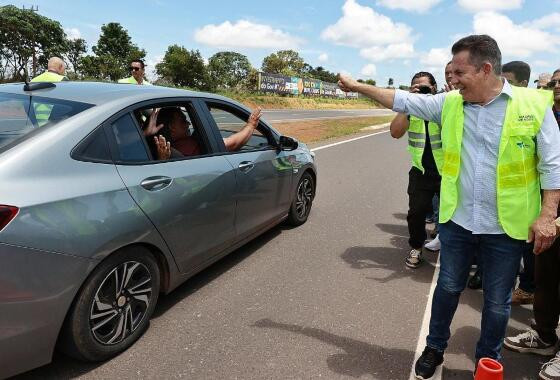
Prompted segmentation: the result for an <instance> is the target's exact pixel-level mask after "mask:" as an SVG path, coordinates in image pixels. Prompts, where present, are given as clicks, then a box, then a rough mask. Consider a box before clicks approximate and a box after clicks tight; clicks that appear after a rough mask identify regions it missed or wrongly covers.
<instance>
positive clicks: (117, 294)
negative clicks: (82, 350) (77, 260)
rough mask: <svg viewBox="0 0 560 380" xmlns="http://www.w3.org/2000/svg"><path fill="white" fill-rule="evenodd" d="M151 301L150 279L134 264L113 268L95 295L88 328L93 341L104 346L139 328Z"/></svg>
mask: <svg viewBox="0 0 560 380" xmlns="http://www.w3.org/2000/svg"><path fill="white" fill-rule="evenodd" d="M151 299H152V276H151V275H150V271H149V270H148V268H147V267H146V266H145V265H144V264H142V263H140V262H137V261H127V262H124V263H122V264H120V265H119V266H118V267H116V268H114V269H113V270H112V271H111V272H109V274H108V275H107V276H106V277H105V279H104V280H103V281H102V282H101V285H100V286H99V288H98V289H97V291H96V292H95V297H94V299H93V302H92V305H91V309H90V310H91V311H90V317H89V325H90V330H91V333H92V335H93V336H94V337H95V339H96V340H97V341H98V342H100V343H102V344H104V345H114V344H117V343H120V342H122V341H123V340H124V339H126V338H127V337H128V336H130V334H132V333H133V332H134V331H135V330H136V329H137V328H138V326H139V325H140V323H141V322H142V320H143V319H144V317H145V315H146V311H147V310H148V307H149V305H150V302H151Z"/></svg>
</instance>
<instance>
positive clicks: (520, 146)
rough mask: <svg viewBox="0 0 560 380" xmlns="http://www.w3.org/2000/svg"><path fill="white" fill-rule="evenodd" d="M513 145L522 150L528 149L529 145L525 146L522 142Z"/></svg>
mask: <svg viewBox="0 0 560 380" xmlns="http://www.w3.org/2000/svg"><path fill="white" fill-rule="evenodd" d="M515 145H517V146H518V147H519V148H521V149H523V148H528V147H529V145H528V144H525V143H524V142H523V141H521V142H518V143H517V144H515Z"/></svg>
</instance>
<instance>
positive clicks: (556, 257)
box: [533, 239, 560, 343]
mask: <svg viewBox="0 0 560 380" xmlns="http://www.w3.org/2000/svg"><path fill="white" fill-rule="evenodd" d="M559 287H560V239H556V241H555V242H554V244H553V245H552V247H550V248H549V249H547V250H546V251H544V252H542V253H541V254H540V255H537V256H535V300H534V302H533V314H534V316H535V325H534V326H533V327H534V329H535V330H536V331H537V332H538V333H539V336H540V337H541V339H543V340H544V341H545V342H547V343H555V342H556V341H557V339H558V338H557V336H556V328H557V327H558V319H559V316H560V298H559V297H560V290H559Z"/></svg>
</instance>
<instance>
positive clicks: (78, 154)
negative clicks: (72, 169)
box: [72, 128, 111, 163]
mask: <svg viewBox="0 0 560 380" xmlns="http://www.w3.org/2000/svg"><path fill="white" fill-rule="evenodd" d="M72 157H74V158H77V159H79V160H85V161H94V162H107V163H108V162H111V153H110V151H109V144H108V143H107V137H106V136H105V131H104V130H103V128H97V129H96V130H95V131H93V132H92V133H91V134H90V135H89V136H87V137H86V138H85V139H84V140H83V141H82V142H81V143H80V144H78V146H77V147H76V149H75V150H74V152H72Z"/></svg>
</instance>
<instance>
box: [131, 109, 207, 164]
mask: <svg viewBox="0 0 560 380" xmlns="http://www.w3.org/2000/svg"><path fill="white" fill-rule="evenodd" d="M154 110H158V111H157V112H158V114H157V119H156V125H157V126H158V127H159V126H161V129H159V131H158V132H157V133H156V134H155V135H154V134H153V131H152V130H151V129H150V128H149V123H150V116H151V114H152V112H154ZM134 115H135V118H136V121H137V122H138V124H139V125H140V126H141V129H142V131H143V135H144V138H145V139H146V144H147V145H148V147H149V150H150V153H151V156H152V159H153V160H165V159H170V160H175V159H190V158H196V157H201V156H204V155H207V154H208V153H210V149H209V147H208V143H207V140H206V137H205V133H204V129H203V127H202V125H201V123H200V121H199V119H198V118H197V117H196V112H195V110H194V107H193V105H192V104H191V103H184V102H183V103H177V104H176V105H169V104H166V105H165V106H163V107H154V106H152V108H141V109H137V110H135V111H134ZM156 135H157V136H158V137H159V136H163V137H164V138H165V140H166V141H167V142H169V143H170V146H171V152H170V156H169V158H165V157H162V156H161V155H160V154H159V153H158V150H157V145H156V142H155V139H154V137H155V136H156Z"/></svg>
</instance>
